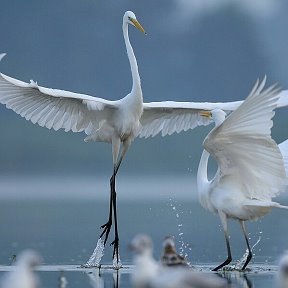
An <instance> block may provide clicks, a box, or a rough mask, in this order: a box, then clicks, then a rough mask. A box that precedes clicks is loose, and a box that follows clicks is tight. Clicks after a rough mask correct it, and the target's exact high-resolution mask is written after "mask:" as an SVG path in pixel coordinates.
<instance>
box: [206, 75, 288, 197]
mask: <svg viewBox="0 0 288 288" xmlns="http://www.w3.org/2000/svg"><path fill="white" fill-rule="evenodd" d="M264 85H265V79H264V81H263V82H262V83H261V84H260V85H259V86H258V83H256V85H255V86H254V88H253V89H252V91H251V93H250V95H249V96H248V97H247V99H246V100H245V101H244V102H243V104H242V105H241V106H240V107H239V108H238V109H237V110H235V111H234V112H232V113H231V114H230V115H229V116H228V117H227V118H226V120H225V121H224V122H223V123H222V124H221V125H220V126H218V127H216V128H214V129H213V130H212V131H211V132H210V133H209V134H208V136H207V137H206V139H205V140H204V147H205V149H206V150H207V151H208V152H209V153H210V154H211V155H212V156H213V157H214V158H215V159H216V161H217V163H218V166H219V168H220V175H221V177H224V176H225V175H229V174H230V175H231V174H232V175H234V176H235V177H237V179H238V180H239V182H241V188H242V191H243V192H244V193H245V195H246V196H247V197H249V198H250V199H253V198H256V199H259V200H267V199H270V198H271V197H273V196H275V195H276V194H277V193H278V192H279V190H280V189H281V188H282V185H283V181H284V178H285V170H284V163H283V158H282V155H281V153H280V150H279V148H278V146H277V144H276V143H275V142H274V140H273V139H272V138H271V136H270V135H271V127H272V125H273V122H272V120H271V119H272V117H273V115H274V111H273V109H274V108H275V107H276V102H277V100H278V98H279V96H278V94H279V93H278V89H274V87H270V88H268V89H266V90H262V89H263V87H264ZM220 181H221V179H220Z"/></svg>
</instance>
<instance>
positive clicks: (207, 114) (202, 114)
mask: <svg viewBox="0 0 288 288" xmlns="http://www.w3.org/2000/svg"><path fill="white" fill-rule="evenodd" d="M199 115H200V116H203V117H207V118H211V117H212V113H211V111H207V110H203V111H200V112H199Z"/></svg>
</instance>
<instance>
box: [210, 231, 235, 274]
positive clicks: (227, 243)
mask: <svg viewBox="0 0 288 288" xmlns="http://www.w3.org/2000/svg"><path fill="white" fill-rule="evenodd" d="M225 240H226V246H227V252H228V257H227V259H226V260H225V261H224V262H223V263H222V264H220V265H219V266H217V267H216V268H214V269H213V270H212V271H218V270H219V269H221V268H222V267H224V266H226V265H228V264H229V263H230V262H231V261H232V255H231V248H230V243H229V236H228V234H227V233H225Z"/></svg>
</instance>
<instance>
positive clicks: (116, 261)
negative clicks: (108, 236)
mask: <svg viewBox="0 0 288 288" xmlns="http://www.w3.org/2000/svg"><path fill="white" fill-rule="evenodd" d="M111 245H114V249H113V269H115V270H119V269H120V268H122V267H123V266H122V263H121V260H120V254H119V239H118V238H116V239H115V240H114V241H113V242H112V243H111Z"/></svg>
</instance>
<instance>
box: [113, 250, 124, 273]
mask: <svg viewBox="0 0 288 288" xmlns="http://www.w3.org/2000/svg"><path fill="white" fill-rule="evenodd" d="M117 258H118V261H117ZM121 267H123V265H122V263H121V260H120V255H119V253H118V257H117V256H116V255H114V258H113V268H114V269H116V270H118V269H120V268H121Z"/></svg>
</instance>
